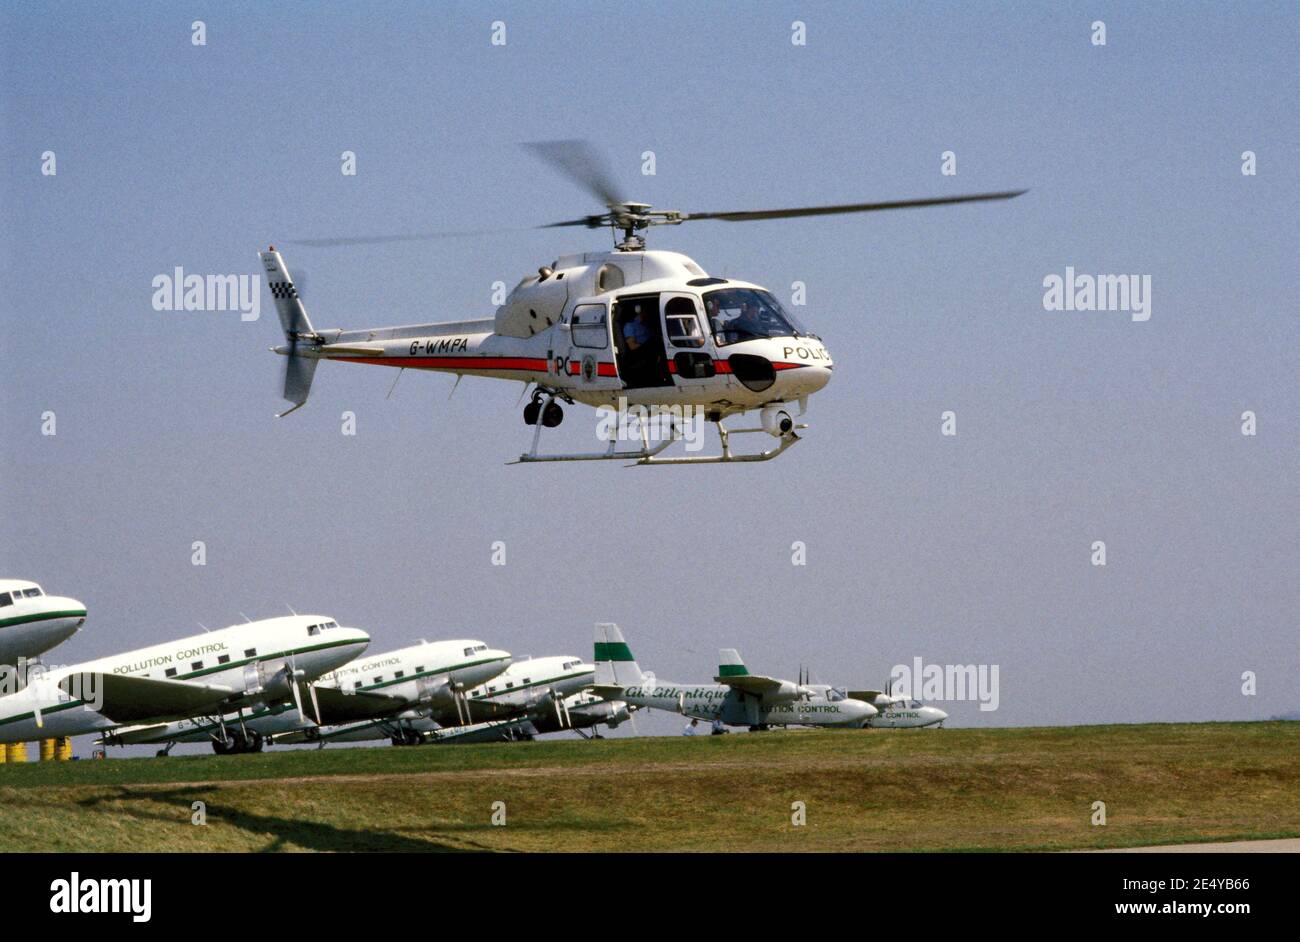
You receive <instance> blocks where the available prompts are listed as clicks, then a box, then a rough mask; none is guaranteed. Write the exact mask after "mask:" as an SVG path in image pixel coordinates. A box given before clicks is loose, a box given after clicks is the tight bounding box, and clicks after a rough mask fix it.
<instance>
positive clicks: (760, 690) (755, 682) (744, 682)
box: [713, 674, 783, 697]
mask: <svg viewBox="0 0 1300 942" xmlns="http://www.w3.org/2000/svg"><path fill="white" fill-rule="evenodd" d="M713 682H714V683H715V684H726V685H727V686H728V687H731V688H732V689H734V690H739V691H741V692H742V693H752V694H754V695H756V696H760V697H761V696H763V695H764V694H768V693H775V692H776V691H778V690H780V689H781V686H782V684H783V681H780V680H777V679H776V678H775V677H763V676H761V675H759V674H738V675H736V676H734V677H714V678H713Z"/></svg>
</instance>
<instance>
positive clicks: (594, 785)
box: [0, 722, 1300, 852]
mask: <svg viewBox="0 0 1300 942" xmlns="http://www.w3.org/2000/svg"><path fill="white" fill-rule="evenodd" d="M196 801H202V802H204V803H205V804H206V810H207V825H206V826H203V827H196V826H194V825H193V824H191V816H192V814H193V812H192V810H191V808H192V804H193V803H194V802H196ZM497 801H503V802H505V805H506V825H505V826H504V827H500V826H494V825H492V823H491V821H490V818H491V814H492V805H493V802H497ZM795 801H801V802H804V803H805V805H806V809H807V823H806V825H805V826H802V827H796V826H793V825H792V823H791V815H792V811H791V804H792V802H795ZM1094 801H1104V802H1105V803H1106V815H1107V823H1106V825H1105V826H1104V827H1098V826H1094V825H1092V824H1091V823H1090V821H1091V817H1092V813H1093V812H1092V803H1093V802H1094ZM1297 836H1300V723H1285V722H1275V723H1207V724H1196V725H1190V724H1188V725H1181V724H1180V725H1144V726H1091V727H1070V728H1039V729H989V730H975V729H949V730H924V731H897V732H890V731H873V732H860V731H854V732H848V731H809V732H771V733H765V734H758V735H748V734H747V735H732V736H720V737H708V736H704V737H698V738H695V739H687V738H684V737H673V738H641V739H617V740H604V741H599V742H582V741H578V740H563V739H562V740H555V741H547V742H536V743H517V744H493V745H481V746H425V747H420V748H405V749H395V748H392V747H382V748H373V749H335V750H330V749H326V750H324V751H321V752H317V751H302V750H297V751H279V752H277V751H274V750H272V751H270V752H267V753H264V754H261V755H248V756H229V757H218V756H189V757H179V756H177V757H172V758H167V759H110V760H105V761H98V762H91V761H82V762H74V763H48V764H37V763H29V764H26V765H4V766H0V850H4V851H15V850H51V851H60V850H61V851H110V850H112V851H145V850H150V851H195V852H199V851H263V850H315V851H348V850H352V851H366V850H384V851H438V850H500V851H520V850H534V851H536V850H559V851H588V850H643V851H667V850H718V851H735V850H770V851H799V850H821V851H827V850H829V851H836V850H885V851H909V850H960V851H971V850H1026V849H1041V850H1058V849H1066V848H1093V847H1120V846H1132V845H1143V844H1163V843H1181V842H1190V841H1206V840H1228V839H1248V838H1270V837H1297Z"/></svg>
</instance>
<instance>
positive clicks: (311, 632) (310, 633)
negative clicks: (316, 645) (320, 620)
mask: <svg viewBox="0 0 1300 942" xmlns="http://www.w3.org/2000/svg"><path fill="white" fill-rule="evenodd" d="M318 634H320V625H310V626H308V628H307V637H309V638H314V637H315V636H316V635H318Z"/></svg>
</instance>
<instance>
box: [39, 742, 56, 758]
mask: <svg viewBox="0 0 1300 942" xmlns="http://www.w3.org/2000/svg"><path fill="white" fill-rule="evenodd" d="M57 742H58V740H57V739H42V740H41V761H42V762H52V761H53V760H54V747H55V744H56V743H57Z"/></svg>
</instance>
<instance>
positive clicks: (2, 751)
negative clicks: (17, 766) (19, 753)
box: [0, 746, 9, 765]
mask: <svg viewBox="0 0 1300 942" xmlns="http://www.w3.org/2000/svg"><path fill="white" fill-rule="evenodd" d="M8 761H9V747H8V746H0V765H4V764H5V763H6V762H8Z"/></svg>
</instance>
